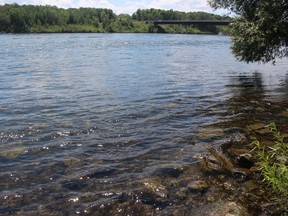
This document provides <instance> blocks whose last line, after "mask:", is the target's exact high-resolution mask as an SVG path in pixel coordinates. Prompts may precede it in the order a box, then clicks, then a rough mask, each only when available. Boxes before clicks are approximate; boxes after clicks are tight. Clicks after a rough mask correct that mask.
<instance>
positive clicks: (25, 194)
mask: <svg viewBox="0 0 288 216" xmlns="http://www.w3.org/2000/svg"><path fill="white" fill-rule="evenodd" d="M0 41H1V49H0V120H1V123H0V171H1V172H0V201H1V204H0V206H1V208H0V212H2V213H17V214H19V215H23V214H28V215H29V214H31V215H34V214H36V213H40V214H43V215H49V214H51V215H55V213H57V212H58V214H60V215H61V214H63V215H73V214H77V213H79V214H85V213H87V214H92V213H93V212H94V213H95V212H96V213H97V212H100V211H101V208H104V207H105V206H107V205H108V206H109V205H116V204H115V203H116V201H117V205H120V204H121V203H125V202H126V201H127V200H128V201H129V199H130V201H131V200H132V201H133V200H134V201H135V202H134V203H137V202H138V201H139V200H140V201H142V202H144V201H146V204H147V203H148V204H149V196H148V198H143V196H144V195H143V193H142V192H141V191H143V190H144V189H143V188H144V187H145V183H144V184H143V182H145V179H149V178H153V177H155V176H157V175H163V176H165V175H168V176H170V177H171V178H172V177H173V178H176V177H177V178H178V176H179V175H180V171H179V173H178V171H177V170H181V167H184V166H186V165H189V164H193V163H194V162H195V159H193V158H194V157H193V155H195V154H198V153H202V152H203V151H204V150H205V148H204V146H205V144H208V143H209V142H211V140H209V139H205V136H206V135H205V133H203V128H204V129H205V126H209V125H211V124H215V123H218V122H224V121H226V120H227V118H229V117H228V116H226V115H225V113H226V111H227V110H226V109H227V106H228V105H229V104H226V105H227V106H224V105H223V103H225V102H227V101H229V100H230V99H231V98H233V97H234V98H235V97H238V98H241V97H245V95H247V94H254V97H255V98H259V97H261V98H264V99H267V100H277V101H283V100H285V99H286V98H287V95H288V90H287V89H288V88H287V86H288V85H287V83H288V81H287V80H288V78H287V72H288V71H287V65H288V64H287V61H278V63H277V64H276V66H273V65H270V64H268V65H258V64H245V63H239V62H236V61H235V60H234V58H233V56H232V55H231V53H230V49H229V47H230V39H229V38H228V37H223V36H195V35H167V34H166V35H165V34H163V35H162V34H43V35H42V34H29V35H21V34H20V35H0ZM243 89H244V90H243ZM241 94H242V95H241ZM230 117H231V116H230ZM206 131H207V130H206ZM214 132H215V131H214ZM203 136H204V138H203ZM137 194H138V195H137ZM139 194H140V195H141V196H142V199H141V197H140V198H139V196H140V195H139ZM129 196H130V198H129ZM143 200H144V201H143ZM147 200H148V201H147ZM132 201H131V202H132ZM171 202H172V201H171ZM111 203H112V204H111ZM113 203H114V204H113ZM119 203H120V204H119ZM144 203H145V202H144ZM153 205H154V204H153ZM167 205H169V204H167ZM111 208H112V207H111ZM118 210H119V213H121V211H122V210H123V209H121V208H120V207H119V208H118ZM96 213H95V214H96ZM100 213H101V212H100ZM100 213H99V214H100ZM101 214H103V215H104V214H105V212H102V213H101ZM107 214H108V213H107ZM135 215H137V214H136V213H135Z"/></svg>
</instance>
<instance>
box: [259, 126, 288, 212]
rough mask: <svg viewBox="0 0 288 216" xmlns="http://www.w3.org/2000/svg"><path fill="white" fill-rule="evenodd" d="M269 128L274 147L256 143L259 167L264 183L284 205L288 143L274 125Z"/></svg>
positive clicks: (286, 183) (287, 176) (287, 169)
mask: <svg viewBox="0 0 288 216" xmlns="http://www.w3.org/2000/svg"><path fill="white" fill-rule="evenodd" d="M267 127H268V128H269V129H270V131H271V133H272V135H273V139H274V145H273V146H265V145H264V144H263V143H261V142H259V141H258V140H255V141H254V143H255V145H256V147H255V149H256V152H257V156H258V159H259V162H258V165H259V167H260V169H261V173H262V176H263V179H264V181H265V182H266V183H267V184H268V185H269V186H270V187H271V188H272V189H273V191H274V192H275V193H276V194H277V201H278V202H280V204H284V203H283V202H284V201H285V202H286V200H285V199H281V198H284V197H287V196H288V143H286V142H285V141H284V138H285V137H284V135H282V134H281V133H280V132H279V131H278V129H277V127H276V125H275V124H274V123H272V124H270V125H268V126H267ZM284 208H285V209H286V208H287V206H284ZM286 210H287V209H286Z"/></svg>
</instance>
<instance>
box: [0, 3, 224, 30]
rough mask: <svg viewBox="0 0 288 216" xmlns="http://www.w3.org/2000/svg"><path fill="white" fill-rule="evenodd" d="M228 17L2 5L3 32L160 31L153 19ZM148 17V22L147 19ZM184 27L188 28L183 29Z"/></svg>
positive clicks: (179, 28)
mask: <svg viewBox="0 0 288 216" xmlns="http://www.w3.org/2000/svg"><path fill="white" fill-rule="evenodd" d="M223 19H227V17H224V16H219V15H215V14H210V13H206V12H187V13H186V12H180V11H174V10H160V9H145V10H140V9H139V10H137V11H136V12H135V13H133V14H132V16H130V15H128V14H120V15H116V14H115V13H114V12H113V11H112V10H111V9H101V8H79V9H75V8H70V9H63V8H58V7H56V6H48V5H47V6H34V5H21V6H20V5H18V4H5V5H0V32H2V33H44V32H45V33H49V32H99V33H100V32H139V33H140V32H143V33H145V32H157V31H158V29H157V28H156V27H155V26H154V25H153V24H152V23H149V22H148V23H146V21H151V20H223ZM144 21H145V22H144ZM183 29H184V30H185V31H183ZM165 31H166V32H180V31H181V32H182V33H183V32H186V33H212V34H215V33H218V31H220V30H219V29H218V28H216V27H211V26H210V27H209V26H207V27H204V28H197V27H185V28H184V27H181V26H167V28H165Z"/></svg>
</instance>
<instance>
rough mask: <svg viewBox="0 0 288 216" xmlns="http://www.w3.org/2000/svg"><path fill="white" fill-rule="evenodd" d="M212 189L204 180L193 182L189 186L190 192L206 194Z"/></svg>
mask: <svg viewBox="0 0 288 216" xmlns="http://www.w3.org/2000/svg"><path fill="white" fill-rule="evenodd" d="M209 187H210V185H209V184H208V182H206V181H203V180H196V181H192V182H191V183H189V184H188V188H189V190H191V191H193V192H204V191H205V190H207V189H208V188H209Z"/></svg>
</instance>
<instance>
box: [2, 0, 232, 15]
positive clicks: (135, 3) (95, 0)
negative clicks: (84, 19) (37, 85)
mask: <svg viewBox="0 0 288 216" xmlns="http://www.w3.org/2000/svg"><path fill="white" fill-rule="evenodd" d="M12 3H17V4H20V5H22V4H32V5H55V6H57V7H61V8H79V7H95V8H110V9H112V10H113V11H114V12H115V13H117V14H120V13H128V14H132V13H133V12H135V11H136V10H137V9H139V8H140V9H149V8H157V9H164V10H169V9H173V10H178V11H185V12H188V11H205V12H209V13H216V14H220V15H223V14H227V12H225V11H223V10H218V11H213V9H211V8H210V7H209V5H208V3H207V0H122V1H120V0H0V5H3V4H12Z"/></svg>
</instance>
